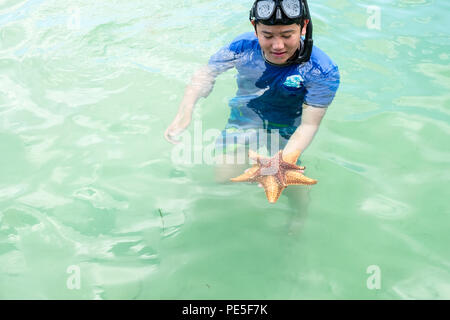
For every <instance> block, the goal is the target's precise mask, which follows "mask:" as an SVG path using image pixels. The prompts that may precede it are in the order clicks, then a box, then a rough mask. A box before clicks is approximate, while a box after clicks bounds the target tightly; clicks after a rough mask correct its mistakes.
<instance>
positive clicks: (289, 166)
mask: <svg viewBox="0 0 450 320" xmlns="http://www.w3.org/2000/svg"><path fill="white" fill-rule="evenodd" d="M282 154H283V151H282V150H280V151H279V152H278V153H277V154H276V155H274V156H273V157H271V158H268V157H264V156H261V155H259V154H257V153H256V152H254V151H251V150H250V152H249V153H248V155H249V157H250V159H252V160H255V161H256V164H255V165H254V166H253V167H251V168H250V169H247V170H246V171H245V173H244V174H242V175H240V176H239V177H236V178H232V179H230V180H231V181H233V182H259V183H261V185H262V186H263V187H264V190H265V191H266V196H267V199H268V200H269V202H270V203H275V202H277V200H278V198H279V197H280V195H281V192H282V191H283V190H284V189H285V188H286V187H287V186H289V185H312V184H316V183H317V180H314V179H311V178H308V177H306V176H304V175H303V174H302V173H301V172H300V170H304V169H305V167H300V166H298V165H296V164H295V163H296V162H297V159H298V157H299V156H300V154H301V151H296V152H293V153H290V154H289V155H287V156H283V155H282Z"/></svg>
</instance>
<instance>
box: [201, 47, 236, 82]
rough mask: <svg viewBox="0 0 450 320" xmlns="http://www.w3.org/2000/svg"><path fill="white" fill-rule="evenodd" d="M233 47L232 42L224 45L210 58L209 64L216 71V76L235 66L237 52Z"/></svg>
mask: <svg viewBox="0 0 450 320" xmlns="http://www.w3.org/2000/svg"><path fill="white" fill-rule="evenodd" d="M231 48H232V44H230V45H227V46H224V47H222V48H221V49H220V50H219V51H217V52H216V53H215V54H214V55H212V56H211V58H210V59H209V62H208V66H209V68H210V69H211V70H212V72H213V73H214V76H218V75H219V74H221V73H223V72H225V71H227V70H229V69H231V68H233V67H235V65H236V60H237V53H236V51H234V50H232V49H231Z"/></svg>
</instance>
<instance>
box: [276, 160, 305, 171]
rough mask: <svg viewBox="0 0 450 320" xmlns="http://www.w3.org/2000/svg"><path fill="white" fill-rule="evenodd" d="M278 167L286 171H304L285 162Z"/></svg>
mask: <svg viewBox="0 0 450 320" xmlns="http://www.w3.org/2000/svg"><path fill="white" fill-rule="evenodd" d="M280 167H282V168H284V169H288V170H305V167H300V166H298V165H296V164H292V163H289V162H285V161H283V162H282V163H280Z"/></svg>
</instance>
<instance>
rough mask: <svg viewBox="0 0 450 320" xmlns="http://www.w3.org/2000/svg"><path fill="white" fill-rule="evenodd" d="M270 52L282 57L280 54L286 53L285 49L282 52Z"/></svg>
mask: <svg viewBox="0 0 450 320" xmlns="http://www.w3.org/2000/svg"><path fill="white" fill-rule="evenodd" d="M272 54H273V55H274V56H275V57H282V56H284V55H285V54H286V51H284V52H272Z"/></svg>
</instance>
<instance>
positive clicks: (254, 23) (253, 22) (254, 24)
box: [251, 21, 256, 34]
mask: <svg viewBox="0 0 450 320" xmlns="http://www.w3.org/2000/svg"><path fill="white" fill-rule="evenodd" d="M251 23H252V25H253V27H254V28H255V34H256V22H255V21H251Z"/></svg>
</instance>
